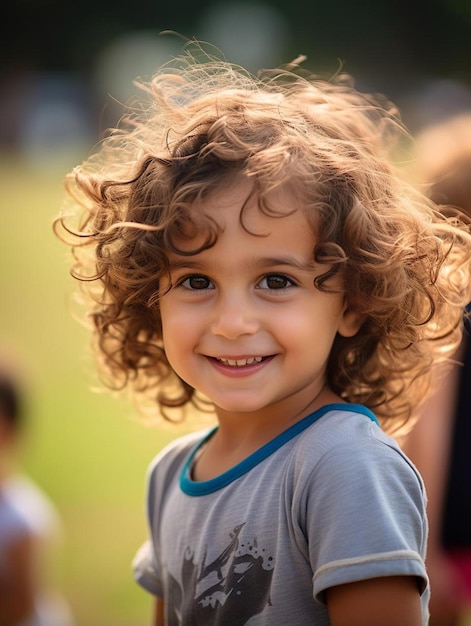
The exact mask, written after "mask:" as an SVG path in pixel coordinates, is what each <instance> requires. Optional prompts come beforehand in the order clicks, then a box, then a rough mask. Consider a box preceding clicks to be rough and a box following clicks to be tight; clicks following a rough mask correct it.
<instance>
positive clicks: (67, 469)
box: [0, 156, 178, 626]
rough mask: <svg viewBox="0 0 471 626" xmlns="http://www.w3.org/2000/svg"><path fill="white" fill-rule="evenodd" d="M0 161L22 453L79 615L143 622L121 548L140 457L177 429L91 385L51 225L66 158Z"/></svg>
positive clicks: (5, 316)
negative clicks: (48, 516)
mask: <svg viewBox="0 0 471 626" xmlns="http://www.w3.org/2000/svg"><path fill="white" fill-rule="evenodd" d="M0 163H1V174H0V190H1V191H0V211H1V220H2V224H3V228H2V235H1V245H0V293H1V306H0V346H1V345H5V344H7V346H8V347H9V348H10V349H12V350H13V351H14V352H15V353H16V354H17V355H18V357H19V360H20V362H21V363H23V364H24V366H25V368H26V371H27V373H28V375H29V379H30V381H31V383H32V387H31V390H30V394H29V404H30V417H31V424H30V427H29V429H28V431H27V438H26V440H25V442H24V443H25V445H24V449H23V457H22V458H23V459H24V466H25V468H26V469H27V470H28V472H29V473H30V475H31V476H32V477H33V478H34V479H35V480H36V481H37V482H38V483H39V484H40V485H41V486H42V487H43V488H44V490H45V491H46V492H47V493H48V494H49V495H50V496H51V498H52V499H53V500H54V502H55V503H56V505H57V507H58V509H59V511H60V513H61V515H62V518H63V522H64V526H65V542H64V546H63V551H62V555H61V560H60V563H59V575H60V583H61V586H62V589H63V591H64V592H65V594H66V596H67V598H68V600H69V603H70V605H71V607H72V610H73V613H74V616H75V619H76V624H77V626H141V625H142V626H144V625H148V624H149V623H150V605H151V598H150V596H149V595H148V594H147V593H146V592H144V591H143V590H141V589H140V588H139V587H138V586H137V585H136V584H135V583H134V581H133V579H132V572H131V560H132V558H133V555H134V552H135V551H136V549H137V548H138V547H139V545H140V544H141V542H142V541H143V540H144V539H145V536H146V521H145V512H144V491H145V473H146V468H147V465H148V463H149V461H150V460H151V459H152V457H153V456H154V455H155V454H156V452H157V451H158V450H160V449H161V447H162V446H163V445H164V443H166V442H167V441H169V440H170V439H171V438H173V437H174V436H175V435H176V434H178V433H177V432H176V431H172V430H169V429H168V428H166V429H165V428H155V427H154V428H149V427H148V426H145V425H144V424H142V423H141V422H139V416H138V415H137V414H136V413H135V412H134V411H133V409H132V407H131V406H130V405H129V404H128V403H127V402H125V401H124V400H118V399H116V398H112V397H111V396H109V395H107V394H97V393H94V392H93V391H91V386H92V384H93V383H94V382H95V381H94V376H93V375H94V370H93V367H92V365H91V359H90V358H89V356H88V347H87V346H88V335H87V333H86V332H85V331H84V330H83V329H82V328H81V327H80V326H79V325H78V323H77V322H76V321H74V320H73V319H72V317H71V315H70V314H69V312H68V308H67V307H68V300H69V298H70V295H71V292H72V291H73V288H74V285H73V280H72V279H71V278H70V277H69V275H68V270H69V255H68V254H69V253H68V250H67V248H66V247H65V246H64V245H62V244H61V243H60V242H58V241H57V240H56V238H55V236H54V235H53V233H52V227H51V224H52V219H53V217H55V215H56V214H57V213H58V211H59V207H60V202H61V198H62V195H63V183H62V179H63V175H64V173H65V171H66V169H64V170H62V169H61V167H60V166H59V167H57V166H56V167H55V168H49V169H47V168H44V169H38V168H37V167H35V168H32V166H31V165H28V164H26V163H22V162H19V161H18V160H14V159H13V158H9V157H7V156H4V157H3V158H2V159H1V160H0ZM62 165H64V168H68V167H69V166H68V165H67V164H62Z"/></svg>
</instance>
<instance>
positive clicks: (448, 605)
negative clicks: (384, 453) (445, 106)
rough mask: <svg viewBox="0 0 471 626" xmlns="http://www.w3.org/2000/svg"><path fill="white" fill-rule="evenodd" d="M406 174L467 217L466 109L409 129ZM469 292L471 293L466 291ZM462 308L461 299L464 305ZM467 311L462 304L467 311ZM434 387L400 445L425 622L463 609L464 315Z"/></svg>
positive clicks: (467, 567)
mask: <svg viewBox="0 0 471 626" xmlns="http://www.w3.org/2000/svg"><path fill="white" fill-rule="evenodd" d="M416 146H417V155H416V156H417V158H416V161H415V165H414V168H415V169H414V171H413V177H414V179H415V181H416V182H417V183H418V184H419V185H421V186H422V185H425V186H426V188H427V189H428V194H429V195H430V196H431V198H432V199H433V200H434V201H435V202H436V203H437V204H439V205H442V209H443V211H444V212H447V213H448V212H449V211H450V210H453V207H455V208H457V209H459V210H461V211H463V212H465V213H466V215H467V216H468V218H469V219H471V111H470V112H469V113H464V114H460V115H455V116H453V117H450V118H447V119H445V120H443V121H440V122H437V123H436V124H433V125H429V126H427V127H425V129H424V130H422V131H421V132H420V133H419V134H418V136H417V143H416ZM470 299H471V296H470ZM468 309H469V307H468ZM468 313H469V311H468ZM437 377H438V378H437V381H436V392H435V393H434V395H433V396H432V397H431V398H430V399H429V400H428V401H427V403H426V404H425V406H424V407H423V411H422V414H421V415H422V417H424V418H425V419H420V420H419V421H418V423H417V424H416V426H415V427H414V429H413V430H412V432H411V433H410V435H409V436H408V438H407V440H406V441H405V443H404V446H403V447H404V449H405V451H406V452H407V453H408V454H409V456H410V458H411V459H412V460H413V461H414V462H415V463H416V465H417V467H418V469H419V471H420V472H421V474H422V476H423V478H424V481H425V484H426V488H427V493H428V517H429V523H430V534H429V544H428V556H427V568H428V572H429V576H430V581H431V603H430V613H431V619H430V626H458V625H459V624H464V623H469V622H465V619H466V615H468V618H469V617H470V616H471V522H470V520H469V516H468V515H469V511H470V510H471V453H470V450H471V386H470V382H471V323H470V320H469V319H466V318H465V333H464V335H463V341H462V344H461V346H460V348H459V349H458V351H457V353H456V355H455V358H454V360H453V363H452V364H451V365H450V366H448V369H447V370H446V371H441V370H440V372H438V374H437Z"/></svg>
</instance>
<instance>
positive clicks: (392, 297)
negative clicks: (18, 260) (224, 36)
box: [56, 51, 471, 626]
mask: <svg viewBox="0 0 471 626" xmlns="http://www.w3.org/2000/svg"><path fill="white" fill-rule="evenodd" d="M203 61H206V62H203ZM144 89H145V91H146V93H147V100H145V101H143V102H140V103H138V102H136V103H135V106H134V107H133V110H132V112H131V113H130V116H129V117H128V118H127V119H124V120H123V122H122V124H121V127H120V129H117V130H115V131H114V132H113V133H112V134H111V135H110V136H109V137H108V138H107V139H106V140H105V141H104V143H103V146H102V150H101V151H100V152H99V153H98V154H96V155H95V156H93V157H91V158H90V159H89V161H88V163H85V164H84V165H83V166H82V167H80V168H78V169H76V170H74V172H72V173H71V174H70V175H69V177H68V185H69V187H68V188H69V191H70V195H71V197H72V198H73V199H75V201H76V202H77V203H78V205H79V206H81V207H83V208H84V209H85V212H84V217H83V219H82V220H81V223H80V224H79V226H78V227H76V228H75V229H73V228H72V227H70V226H68V225H67V218H66V217H62V218H58V220H57V221H56V229H57V230H56V232H58V234H60V233H59V228H60V226H61V225H62V226H64V227H65V228H64V230H63V231H62V232H63V234H62V235H61V234H60V236H61V237H62V238H63V239H64V240H65V241H66V242H68V243H70V244H71V245H72V246H73V248H74V254H75V259H76V265H75V267H74V270H73V273H74V275H75V277H76V278H78V279H79V280H80V281H82V283H81V284H82V286H83V287H87V286H88V287H89V290H88V291H85V292H84V293H85V295H87V294H88V295H89V297H90V299H89V302H90V307H89V315H90V319H91V320H92V321H93V327H94V336H95V338H96V341H97V347H98V353H99V354H100V355H101V362H102V364H103V370H102V371H103V372H104V373H105V374H107V379H106V380H107V383H108V384H109V385H111V386H113V387H115V388H122V387H126V386H129V387H130V388H132V389H134V390H135V391H136V392H137V393H138V395H139V396H140V397H141V398H144V397H146V398H149V396H151V397H153V399H154V404H155V405H157V406H158V407H159V408H160V411H161V413H162V414H163V415H164V416H167V417H168V418H170V417H171V412H172V411H173V410H175V409H176V408H178V407H181V408H184V407H188V406H197V407H202V408H204V406H205V405H206V406H207V405H208V404H209V405H210V406H211V407H212V408H213V410H214V413H215V415H216V418H217V426H216V427H214V428H212V429H210V430H209V431H205V432H204V433H201V432H198V433H192V434H189V435H186V436H184V437H181V438H179V439H178V440H177V441H175V442H174V443H173V444H171V445H170V446H169V447H167V448H166V449H165V450H164V451H163V452H162V453H161V454H159V456H158V457H157V458H156V460H155V461H154V463H153V464H152V466H151V468H150V472H149V477H148V500H147V506H148V517H149V531H150V539H149V541H148V542H147V543H146V544H145V545H144V546H143V547H142V548H141V549H140V551H139V552H138V554H137V555H136V558H135V562H134V567H135V576H136V579H137V581H138V582H139V583H140V584H141V585H142V586H143V587H144V588H145V589H147V590H148V591H149V592H150V593H152V594H153V595H154V596H155V597H156V602H155V617H154V624H157V625H161V624H167V625H174V624H185V625H190V624H191V625H200V624H201V625H203V624H204V625H208V624H218V625H222V624H231V626H232V625H242V624H253V625H254V626H255V625H262V624H263V625H266V624H270V625H271V626H275V625H276V624H280V625H282V626H287V625H293V626H294V625H296V626H302V625H304V624H305V625H309V626H313V625H315V626H326V625H331V626H344V625H347V624H348V626H360V625H361V626H398V625H399V624H401V626H419V625H421V626H423V625H425V624H426V623H427V620H428V608H427V606H428V596H429V590H428V582H427V574H426V571H425V567H424V557H425V544H426V539H427V524H426V517H425V502H424V499H425V496H424V491H423V486H422V481H421V478H420V476H419V475H418V473H417V471H416V470H415V468H414V467H413V466H412V464H411V463H410V462H409V461H408V459H407V458H406V457H405V456H404V455H403V453H402V452H401V450H400V448H399V447H398V445H397V443H396V442H395V440H394V439H393V438H391V437H390V435H388V434H387V433H393V432H395V433H396V432H400V430H401V429H406V428H407V427H408V426H409V425H410V416H411V413H412V411H413V410H414V409H415V407H416V405H417V404H418V402H419V401H420V400H422V398H423V397H424V395H425V393H426V390H427V385H428V377H429V369H430V365H431V363H432V361H434V360H436V359H443V358H446V356H447V355H448V354H449V353H451V352H452V351H453V350H454V348H455V347H456V345H457V343H458V342H459V339H460V336H461V323H462V320H461V310H462V307H463V305H464V302H465V301H466V300H467V295H468V294H467V289H468V285H469V273H470V267H469V263H470V261H469V259H470V255H471V237H470V235H469V233H468V232H467V231H466V229H465V227H464V226H460V224H459V223H458V222H457V221H456V220H455V221H454V222H453V223H451V222H447V221H446V220H445V219H444V218H443V217H441V216H440V214H439V213H438V212H437V211H436V210H435V208H434V205H433V204H432V203H431V202H429V201H428V200H426V199H425V198H424V197H422V196H421V195H420V194H418V193H417V192H416V191H414V190H413V188H412V187H409V186H408V185H406V184H405V183H404V182H403V180H402V179H401V178H400V177H399V176H398V175H397V174H396V173H395V171H394V170H393V168H392V166H391V165H390V164H389V162H388V158H387V154H388V152H387V145H386V143H387V142H386V139H387V138H389V137H391V138H392V137H393V136H394V134H395V133H396V132H397V131H399V130H400V128H401V125H400V123H399V120H398V118H397V115H396V113H395V111H394V109H393V108H392V107H390V106H389V105H388V104H387V103H386V102H383V101H382V100H381V99H379V98H377V99H376V98H374V97H372V96H368V95H364V94H361V93H359V92H357V91H356V90H355V89H354V88H353V86H351V84H350V83H349V82H348V80H346V79H345V77H341V76H338V77H337V78H336V80H333V81H331V82H329V81H324V80H322V79H320V78H316V77H311V76H309V75H307V74H306V75H305V76H303V75H302V72H301V70H300V69H299V68H298V66H297V63H294V64H292V65H291V66H289V67H287V68H282V69H280V70H277V71H266V72H264V73H262V74H261V75H260V76H259V77H254V76H251V75H249V74H248V73H246V72H245V71H244V70H242V69H241V68H237V67H233V66H231V65H230V64H228V63H226V62H224V61H219V60H217V59H212V58H208V59H205V60H204V59H203V60H201V59H200V60H197V59H196V58H194V57H193V56H192V55H191V53H190V52H189V51H187V52H185V53H184V54H183V55H182V56H181V57H180V58H179V59H178V60H177V62H176V63H175V68H174V69H171V68H170V67H166V68H165V67H164V68H162V70H161V71H160V72H159V73H157V74H156V76H155V77H154V78H153V80H152V82H150V83H148V84H145V83H144Z"/></svg>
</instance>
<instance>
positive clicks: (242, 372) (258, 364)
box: [207, 355, 275, 378]
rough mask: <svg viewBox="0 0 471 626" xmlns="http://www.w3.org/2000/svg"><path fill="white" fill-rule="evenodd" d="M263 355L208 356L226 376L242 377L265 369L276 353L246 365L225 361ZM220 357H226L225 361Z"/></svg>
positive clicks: (244, 359)
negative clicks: (230, 363)
mask: <svg viewBox="0 0 471 626" xmlns="http://www.w3.org/2000/svg"><path fill="white" fill-rule="evenodd" d="M259 356H261V355H257V357H254V356H236V357H235V356H224V357H218V358H216V357H211V356H209V357H207V359H208V361H209V362H210V363H211V365H212V366H213V367H214V369H216V370H217V371H218V372H220V373H221V374H224V375H225V376H230V377H234V378H240V377H244V376H251V375H253V374H256V373H257V372H259V371H260V370H262V369H264V368H265V367H266V366H267V365H268V363H270V362H271V361H272V360H273V359H274V357H275V355H270V356H264V357H262V360H261V361H253V362H252V363H248V364H246V365H229V364H228V363H225V362H224V361H231V362H234V361H247V360H249V361H250V360H251V359H254V358H258V357H259ZM220 359H224V361H221V360H220Z"/></svg>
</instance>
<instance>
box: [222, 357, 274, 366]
mask: <svg viewBox="0 0 471 626" xmlns="http://www.w3.org/2000/svg"><path fill="white" fill-rule="evenodd" d="M215 358H216V361H217V362H218V363H222V365H227V366H229V367H246V366H247V365H254V364H255V363H260V362H261V361H263V360H264V359H265V358H266V357H263V356H251V357H248V358H247V359H224V358H220V357H215Z"/></svg>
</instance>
